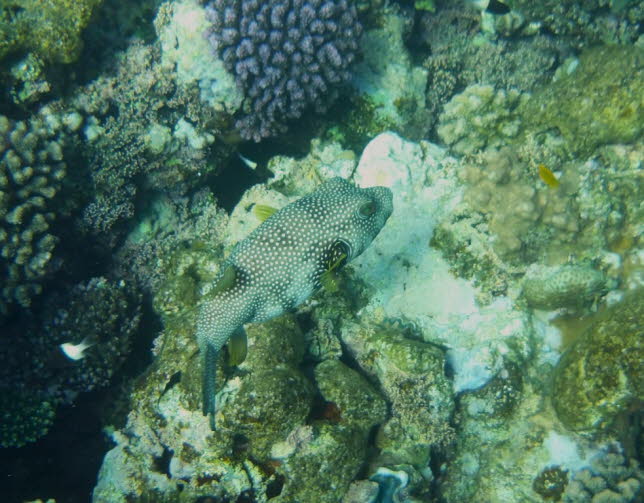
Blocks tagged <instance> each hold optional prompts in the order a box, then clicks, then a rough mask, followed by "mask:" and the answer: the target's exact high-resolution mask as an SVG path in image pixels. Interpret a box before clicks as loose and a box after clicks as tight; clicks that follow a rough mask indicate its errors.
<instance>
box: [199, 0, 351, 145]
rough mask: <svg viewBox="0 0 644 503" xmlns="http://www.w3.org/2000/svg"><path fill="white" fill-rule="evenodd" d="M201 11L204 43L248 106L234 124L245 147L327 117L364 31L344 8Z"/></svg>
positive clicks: (279, 2) (268, 3)
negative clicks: (306, 119) (305, 120)
mask: <svg viewBox="0 0 644 503" xmlns="http://www.w3.org/2000/svg"><path fill="white" fill-rule="evenodd" d="M206 11H207V17H208V20H209V21H210V23H211V26H210V28H209V30H208V32H207V33H206V36H207V39H208V41H209V42H210V44H211V45H212V47H213V49H214V51H215V53H216V54H217V55H218V56H219V57H220V58H221V59H222V61H223V62H224V65H225V66H226V69H227V70H228V71H229V72H231V73H232V74H234V76H235V79H236V82H237V85H238V86H239V87H240V89H241V90H242V92H243V93H244V96H245V99H246V104H245V106H244V107H243V112H241V115H240V116H239V117H238V118H237V121H236V124H235V125H236V127H237V129H238V130H239V132H240V134H241V135H242V137H243V138H245V139H253V140H255V141H260V140H261V139H263V138H267V137H269V136H274V135H276V134H279V133H282V132H284V131H285V130H286V124H285V123H286V121H288V120H290V119H296V118H298V117H300V116H301V115H302V112H303V111H304V110H305V109H306V108H307V107H309V106H311V107H313V108H314V109H315V110H317V111H322V110H325V109H326V108H327V107H328V106H329V105H330V103H331V101H332V100H333V98H334V97H335V95H336V93H335V92H333V91H334V90H335V89H336V88H337V86H338V85H339V84H341V83H343V82H345V81H346V80H348V78H349V76H350V71H349V67H350V65H351V64H352V63H353V62H354V61H355V59H356V56H357V51H358V38H359V37H360V35H361V34H362V26H361V25H360V22H359V21H358V16H357V13H356V9H355V7H353V6H352V5H350V4H349V3H348V2H347V1H346V0H264V1H261V2H260V1H258V0H213V1H211V2H210V4H208V6H207V7H206Z"/></svg>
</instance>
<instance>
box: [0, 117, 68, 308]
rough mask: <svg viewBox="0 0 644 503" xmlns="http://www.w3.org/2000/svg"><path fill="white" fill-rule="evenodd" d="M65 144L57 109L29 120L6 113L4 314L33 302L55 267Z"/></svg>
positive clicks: (2, 121)
mask: <svg viewBox="0 0 644 503" xmlns="http://www.w3.org/2000/svg"><path fill="white" fill-rule="evenodd" d="M64 145H65V131H64V126H63V123H62V121H61V119H60V118H59V117H58V116H57V115H55V114H51V113H42V114H40V115H37V116H34V117H32V118H31V119H29V120H25V121H12V120H10V119H9V118H7V117H5V116H1V115H0V276H2V278H3V281H2V291H1V293H0V313H2V312H6V311H7V310H8V309H9V306H10V305H11V304H13V303H18V304H20V305H21V306H28V305H29V304H30V302H31V299H32V297H33V296H34V295H36V294H38V293H40V291H41V282H42V280H43V278H44V277H45V276H46V275H47V273H48V270H49V268H50V261H51V258H52V252H53V251H54V247H55V245H56V241H57V239H56V237H55V236H54V235H53V234H52V233H51V231H50V225H51V223H52V221H53V220H55V218H56V211H55V209H54V205H55V199H54V198H55V196H56V194H57V193H58V191H59V190H60V188H61V185H62V181H63V178H64V177H65V173H66V165H65V162H64V160H63V148H64Z"/></svg>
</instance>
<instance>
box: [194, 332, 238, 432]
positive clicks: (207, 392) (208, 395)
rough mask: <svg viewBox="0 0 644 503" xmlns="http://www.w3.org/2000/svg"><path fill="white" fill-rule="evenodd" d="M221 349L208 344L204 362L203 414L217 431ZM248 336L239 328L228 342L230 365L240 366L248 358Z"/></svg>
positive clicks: (211, 427)
mask: <svg viewBox="0 0 644 503" xmlns="http://www.w3.org/2000/svg"><path fill="white" fill-rule="evenodd" d="M219 352H220V349H218V348H217V347H216V346H215V345H213V344H206V347H205V350H204V360H203V382H202V386H201V389H202V393H203V397H202V404H203V406H202V412H203V415H204V416H208V418H209V421H210V429H211V430H213V431H214V430H215V429H216V424H215V412H217V407H216V406H217V402H216V394H217V358H218V357H219ZM246 352H247V336H246V331H245V330H244V328H243V327H239V328H238V329H237V330H235V332H234V333H233V335H232V336H231V337H230V339H229V341H228V355H229V363H230V365H239V364H240V363H242V362H243V361H244V360H245V358H246Z"/></svg>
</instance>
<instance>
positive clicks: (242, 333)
mask: <svg viewBox="0 0 644 503" xmlns="http://www.w3.org/2000/svg"><path fill="white" fill-rule="evenodd" d="M247 354H248V337H247V336H246V330H244V328H243V327H239V328H238V329H237V330H235V332H233V335H231V336H230V339H228V363H229V364H230V365H241V364H242V363H243V362H244V360H245V359H246V355H247Z"/></svg>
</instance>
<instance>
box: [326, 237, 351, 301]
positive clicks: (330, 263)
mask: <svg viewBox="0 0 644 503" xmlns="http://www.w3.org/2000/svg"><path fill="white" fill-rule="evenodd" d="M347 257H348V253H347V247H346V244H345V243H344V242H343V241H337V242H336V243H334V244H333V246H332V247H331V249H330V250H329V254H328V258H327V263H326V270H325V271H324V272H323V273H322V275H321V276H320V285H322V288H324V289H325V290H327V291H329V292H331V293H335V292H337V291H338V290H339V286H338V281H339V280H338V274H337V272H338V271H339V270H340V269H342V267H343V266H344V264H346V263H347Z"/></svg>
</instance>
